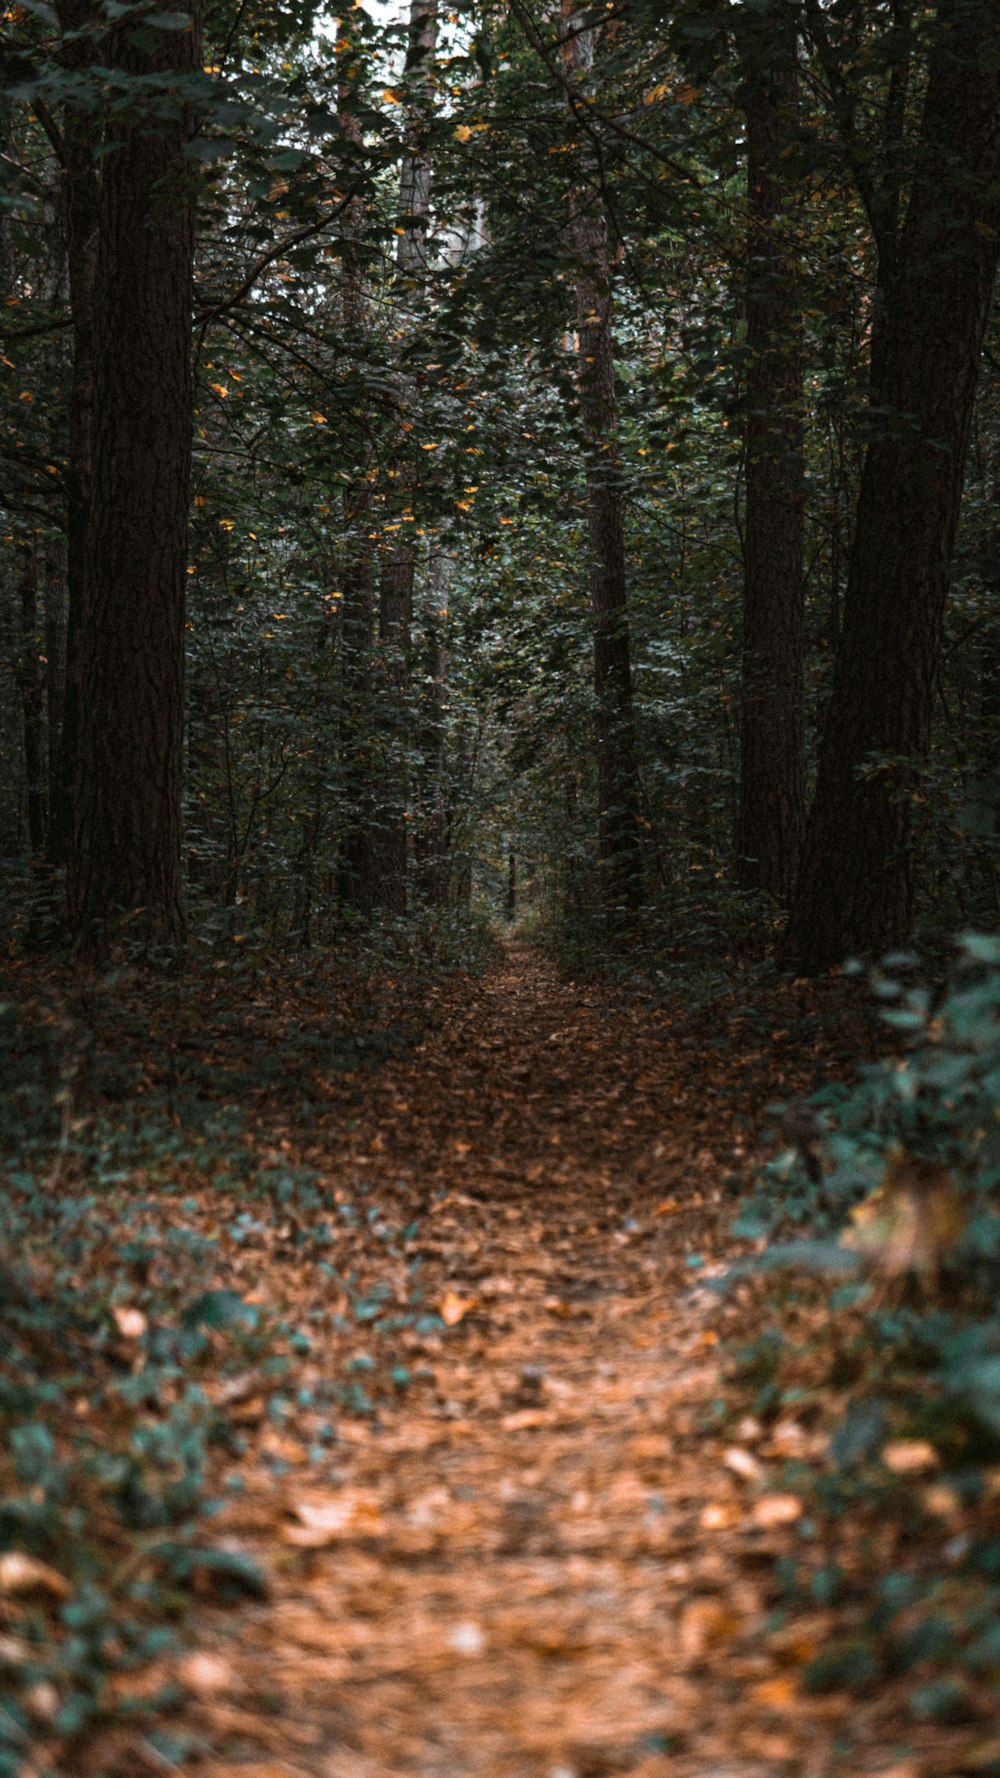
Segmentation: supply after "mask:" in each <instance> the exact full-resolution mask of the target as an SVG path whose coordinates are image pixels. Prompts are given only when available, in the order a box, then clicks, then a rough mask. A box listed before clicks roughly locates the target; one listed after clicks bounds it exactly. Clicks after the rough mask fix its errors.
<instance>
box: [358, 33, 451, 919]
mask: <svg viewBox="0 0 1000 1778" xmlns="http://www.w3.org/2000/svg"><path fill="white" fill-rule="evenodd" d="M437 38H438V0H410V24H409V42H408V46H407V54H406V69H405V75H404V79H405V82H406V86H407V105H408V109H409V118H408V124H407V152H406V154H405V155H404V158H403V164H402V167H401V169H400V179H399V233H398V235H397V238H396V273H397V280H396V282H397V291H398V293H399V294H400V295H401V296H402V297H403V306H404V314H405V311H406V310H407V309H408V310H409V313H410V320H411V323H412V321H413V319H414V318H415V317H416V315H417V314H418V313H419V310H420V307H421V304H422V301H423V290H424V279H425V275H426V271H427V228H428V224H429V221H430V173H431V169H430V162H429V160H428V159H427V155H426V152H425V147H424V143H425V137H426V130H427V121H428V116H427V114H428V109H429V106H430V103H431V96H432V91H433V87H432V81H431V80H430V78H429V76H430V75H431V74H432V71H433V63H434V56H435V53H436V50H437ZM397 382H398V399H399V405H400V410H401V414H402V413H409V412H410V411H411V410H412V408H413V406H414V403H415V401H416V399H417V392H416V389H415V386H414V383H413V380H412V378H410V377H407V376H405V375H403V374H400V375H398V377H397ZM416 497H417V476H416V471H415V466H414V464H413V462H412V459H411V458H410V457H409V455H407V457H406V458H405V460H404V463H403V468H402V471H401V475H400V485H399V499H400V502H401V514H400V516H402V517H405V515H406V514H407V513H409V514H410V515H411V517H412V514H413V504H414V501H415V499H416ZM415 570H416V552H415V549H414V545H413V544H412V543H411V542H409V541H408V540H404V541H401V542H399V543H398V544H396V545H395V546H394V547H393V548H392V549H391V550H390V552H389V554H388V556H387V558H386V560H385V561H384V563H383V565H382V570H381V573H380V575H379V658H380V666H381V680H382V694H383V696H382V704H383V717H382V723H383V728H384V735H383V741H384V762H385V775H384V780H383V785H382V789H381V792H380V795H379V800H378V810H377V814H376V821H375V831H374V835H373V858H374V884H373V886H374V901H375V905H376V907H377V908H380V909H381V910H382V911H383V912H386V913H391V914H404V913H405V912H406V905H407V863H408V822H407V801H408V773H407V769H406V765H405V762H404V760H405V753H406V740H407V718H408V712H407V709H406V705H407V702H408V693H409V680H410V674H409V653H410V644H411V633H412V627H413V593H414V580H415Z"/></svg>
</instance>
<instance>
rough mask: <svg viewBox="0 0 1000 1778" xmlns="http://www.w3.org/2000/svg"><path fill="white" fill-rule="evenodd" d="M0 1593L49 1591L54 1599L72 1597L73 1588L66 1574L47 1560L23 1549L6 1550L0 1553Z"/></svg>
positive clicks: (17, 1593)
mask: <svg viewBox="0 0 1000 1778" xmlns="http://www.w3.org/2000/svg"><path fill="white" fill-rule="evenodd" d="M0 1593H8V1594H14V1595H17V1596H20V1595H21V1594H23V1593H48V1594H49V1595H50V1597H51V1598H53V1599H70V1598H72V1596H73V1588H72V1587H71V1586H70V1583H69V1581H68V1580H67V1579H66V1577H65V1575H62V1574H60V1573H59V1571H58V1569H56V1568H50V1566H49V1564H48V1563H47V1562H39V1561H38V1559H37V1557H35V1556H28V1555H25V1553H24V1551H23V1550H5V1551H4V1553H3V1555H0Z"/></svg>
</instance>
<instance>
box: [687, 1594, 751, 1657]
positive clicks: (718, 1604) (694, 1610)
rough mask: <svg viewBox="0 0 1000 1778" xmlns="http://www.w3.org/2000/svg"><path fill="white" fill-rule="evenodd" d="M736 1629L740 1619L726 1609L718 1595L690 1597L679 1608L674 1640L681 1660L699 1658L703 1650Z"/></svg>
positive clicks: (733, 1633)
mask: <svg viewBox="0 0 1000 1778" xmlns="http://www.w3.org/2000/svg"><path fill="white" fill-rule="evenodd" d="M739 1629H740V1621H739V1619H738V1618H735V1617H733V1615H732V1614H731V1612H729V1611H727V1610H726V1607H725V1606H724V1605H723V1603H722V1601H721V1599H692V1600H690V1601H689V1603H688V1604H687V1605H685V1607H684V1610H683V1611H682V1612H681V1616H680V1623H679V1625H678V1628H677V1640H678V1644H679V1646H680V1651H681V1654H682V1655H683V1657H684V1659H685V1661H697V1660H700V1659H701V1657H702V1655H703V1654H704V1653H705V1651H706V1650H707V1649H708V1648H710V1647H712V1646H713V1645H714V1644H716V1643H719V1642H725V1641H728V1640H729V1638H731V1637H733V1636H735V1635H736V1634H737V1632H738V1631H739Z"/></svg>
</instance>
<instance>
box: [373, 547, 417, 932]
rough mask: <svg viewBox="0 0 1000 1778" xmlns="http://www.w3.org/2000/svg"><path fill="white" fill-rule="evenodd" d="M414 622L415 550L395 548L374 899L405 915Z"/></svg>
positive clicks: (381, 657) (384, 633)
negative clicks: (411, 641) (410, 682)
mask: <svg viewBox="0 0 1000 1778" xmlns="http://www.w3.org/2000/svg"><path fill="white" fill-rule="evenodd" d="M412 624H413V550H412V548H411V546H410V545H409V544H402V545H400V547H399V548H398V549H395V550H393V551H391V553H390V554H389V556H388V557H387V559H386V561H385V562H384V563H383V566H382V572H381V575H380V577H379V613H378V685H377V697H378V702H379V731H380V741H381V752H382V772H381V781H380V784H379V789H378V800H377V804H376V806H375V808H374V810H373V820H372V863H373V885H372V886H373V892H374V895H373V898H374V905H375V907H376V909H377V910H378V911H379V912H381V913H385V914H397V915H402V914H405V913H406V907H407V838H408V836H407V820H406V815H407V808H406V800H407V773H406V766H405V762H404V756H405V752H406V739H407V718H408V702H409V700H408V692H409V680H410V673H409V649H410V631H411V628H412Z"/></svg>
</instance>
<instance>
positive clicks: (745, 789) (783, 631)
mask: <svg viewBox="0 0 1000 1778" xmlns="http://www.w3.org/2000/svg"><path fill="white" fill-rule="evenodd" d="M741 48H742V55H743V76H744V79H743V91H744V99H743V103H744V110H745V115H746V123H747V212H748V217H747V220H748V228H747V280H746V313H747V373H746V402H747V416H746V527H745V540H744V581H743V666H742V684H741V696H742V708H741V723H740V781H739V805H738V810H737V818H736V880H737V882H738V884H739V886H740V888H741V889H749V890H760V889H763V890H766V891H767V892H768V893H769V894H771V895H773V896H775V897H776V898H777V899H778V900H779V901H783V902H787V901H788V900H789V898H790V896H791V893H792V889H793V887H794V883H795V877H796V871H797V866H798V858H799V851H800V848H801V844H802V835H803V832H804V829H805V818H806V808H805V734H804V721H803V627H804V625H803V598H804V587H803V532H804V515H803V459H804V427H803V413H802V346H801V326H802V313H801V302H802V290H801V282H802V280H801V267H800V258H799V246H798V242H797V240H796V223H795V216H794V213H793V210H792V204H791V202H790V198H789V192H788V181H787V176H786V174H785V171H784V167H785V165H786V164H787V161H786V157H787V154H788V151H789V149H790V147H792V146H793V145H794V141H795V130H796V114H797V87H798V67H797V60H798V48H797V42H796V33H795V23H794V20H793V18H792V17H791V16H790V13H789V9H788V7H787V4H786V3H785V0H772V7H771V9H770V11H766V12H760V13H754V14H752V15H750V14H748V16H747V20H746V22H745V24H744V26H743V42H742V44H741Z"/></svg>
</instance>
